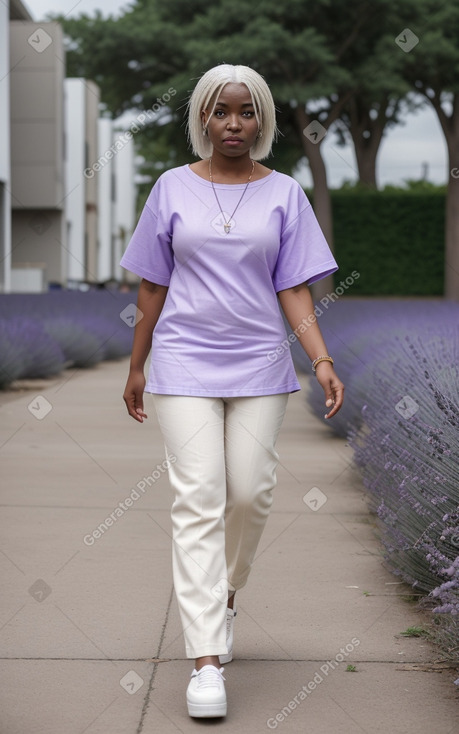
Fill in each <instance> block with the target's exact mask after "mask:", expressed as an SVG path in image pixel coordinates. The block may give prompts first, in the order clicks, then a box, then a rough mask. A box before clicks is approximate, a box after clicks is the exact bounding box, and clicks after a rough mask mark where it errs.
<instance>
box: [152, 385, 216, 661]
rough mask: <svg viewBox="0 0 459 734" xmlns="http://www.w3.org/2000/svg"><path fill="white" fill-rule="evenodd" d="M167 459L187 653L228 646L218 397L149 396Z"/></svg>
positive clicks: (174, 565)
mask: <svg viewBox="0 0 459 734" xmlns="http://www.w3.org/2000/svg"><path fill="white" fill-rule="evenodd" d="M153 398H154V405H155V409H156V413H157V416H158V421H159V425H160V428H161V432H162V434H163V438H164V442H165V446H166V454H167V458H168V459H169V462H170V467H169V480H170V484H171V487H172V488H173V490H174V493H175V499H174V502H173V505H172V512H171V516H172V531H173V543H172V549H173V550H172V568H173V578H174V588H175V593H176V596H177V601H178V606H179V610H180V617H181V622H182V627H183V632H184V637H185V646H186V654H187V657H188V658H197V657H202V656H204V655H222V654H225V653H226V652H227V647H226V601H227V593H228V586H227V569H226V557H225V505H226V477H225V454H224V416H223V410H222V401H221V400H219V399H217V398H201V397H186V396H179V395H157V394H155V395H154V396H153Z"/></svg>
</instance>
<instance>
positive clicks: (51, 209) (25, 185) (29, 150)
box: [10, 21, 67, 283]
mask: <svg viewBox="0 0 459 734" xmlns="http://www.w3.org/2000/svg"><path fill="white" fill-rule="evenodd" d="M64 58H65V55H64V47H63V39H62V29H61V26H60V25H58V24H57V23H40V24H38V23H34V22H31V21H11V22H10V67H11V72H10V84H11V188H12V202H11V203H12V267H13V268H14V267H15V266H17V267H18V268H23V267H24V264H25V263H28V264H29V266H30V267H33V266H34V264H36V267H37V268H42V264H43V262H46V263H47V269H46V273H47V280H48V281H57V282H59V283H65V278H66V270H67V252H66V247H65V217H64V196H65V185H64V108H63V92H62V90H63V80H64V75H65V66H64V63H63V59H64ZM15 282H16V283H17V282H18V279H17V278H16V279H15Z"/></svg>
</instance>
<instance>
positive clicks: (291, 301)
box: [278, 283, 344, 418]
mask: <svg viewBox="0 0 459 734" xmlns="http://www.w3.org/2000/svg"><path fill="white" fill-rule="evenodd" d="M278 296H279V301H280V304H281V306H282V309H283V311H284V313H285V316H286V318H287V321H288V323H289V324H290V326H291V327H292V329H293V331H294V332H295V334H296V336H297V337H298V339H299V341H300V344H301V346H302V347H303V349H304V351H305V352H306V354H307V355H308V357H309V358H310V360H311V362H312V361H314V359H316V357H323V356H326V355H328V352H327V347H326V345H325V342H324V339H323V336H322V333H321V331H320V328H319V324H318V323H317V318H316V316H315V314H314V304H313V301H312V297H311V293H310V291H309V288H308V287H307V285H306V283H302V284H301V285H296V286H294V287H293V288H286V289H285V290H284V291H279V293H278ZM301 324H303V325H304V324H305V328H302V329H299V328H298V327H299V326H300V325H301ZM301 332H302V333H301ZM316 377H317V380H318V381H319V383H320V385H321V387H322V388H323V390H324V393H325V405H326V406H327V407H330V406H331V405H333V408H332V409H331V410H330V412H329V413H327V414H326V415H325V418H332V417H333V416H334V415H335V413H337V412H338V410H339V409H340V408H341V406H342V404H343V398H344V385H343V383H342V382H341V380H340V379H339V378H338V376H337V374H336V373H335V370H334V369H333V365H332V364H331V362H319V363H318V364H317V366H316Z"/></svg>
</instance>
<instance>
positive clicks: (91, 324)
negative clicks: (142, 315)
mask: <svg viewBox="0 0 459 734" xmlns="http://www.w3.org/2000/svg"><path fill="white" fill-rule="evenodd" d="M135 300H136V296H135V294H131V293H117V292H113V291H102V290H100V291H88V292H85V293H83V292H79V291H51V292H49V293H40V294H19V293H17V294H16V293H12V294H4V295H0V388H5V387H7V386H8V385H10V384H11V382H12V381H13V380H16V379H18V378H21V377H47V376H51V375H55V374H58V373H59V372H60V371H61V370H62V369H63V368H64V367H69V366H75V367H91V366H93V365H94V364H97V362H100V361H101V360H104V359H117V358H119V357H122V356H124V355H127V354H129V353H130V351H131V346H132V336H133V329H132V328H131V326H130V325H128V324H127V323H126V322H125V321H124V320H123V319H122V318H120V313H121V312H122V311H123V309H125V308H126V306H128V304H130V303H135Z"/></svg>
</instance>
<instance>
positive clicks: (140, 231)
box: [120, 179, 174, 286]
mask: <svg viewBox="0 0 459 734" xmlns="http://www.w3.org/2000/svg"><path fill="white" fill-rule="evenodd" d="M162 198H164V197H162V195H161V191H160V179H158V181H157V182H156V184H155V185H154V187H153V189H152V190H151V192H150V195H149V197H148V199H147V202H146V204H145V206H144V208H143V210H142V213H141V215H140V218H139V221H138V223H137V226H136V228H135V230H134V233H133V235H132V237H131V239H130V241H129V244H128V246H127V248H126V251H125V253H124V255H123V256H122V258H121V260H120V265H121V266H122V267H123V268H126V270H130V271H131V272H132V273H135V274H136V275H139V276H140V277H141V278H145V280H149V281H150V282H152V283H158V285H165V286H168V285H169V283H170V279H171V274H172V270H173V269H174V254H173V250H172V244H171V242H172V236H171V232H170V228H171V227H170V221H169V218H168V216H167V206H165V202H164V201H161V199H162Z"/></svg>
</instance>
